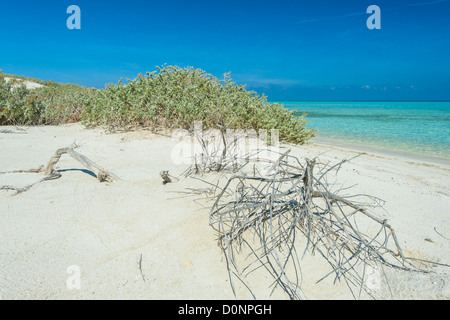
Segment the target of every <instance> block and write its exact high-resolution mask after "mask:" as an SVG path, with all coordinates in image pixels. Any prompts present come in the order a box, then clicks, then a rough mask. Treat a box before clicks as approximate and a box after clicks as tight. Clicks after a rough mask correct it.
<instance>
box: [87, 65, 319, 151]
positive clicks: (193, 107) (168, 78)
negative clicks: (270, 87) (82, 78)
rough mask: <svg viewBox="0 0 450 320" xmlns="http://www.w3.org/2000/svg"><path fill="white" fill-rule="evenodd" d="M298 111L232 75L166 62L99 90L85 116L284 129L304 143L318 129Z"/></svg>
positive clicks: (117, 121) (118, 123)
mask: <svg viewBox="0 0 450 320" xmlns="http://www.w3.org/2000/svg"><path fill="white" fill-rule="evenodd" d="M294 114H295V112H294V111H289V110H287V109H286V108H284V107H283V106H282V105H280V104H277V103H268V102H267V99H266V97H265V96H264V95H263V96H258V95H257V94H256V93H255V92H253V91H247V90H246V89H245V86H239V85H237V84H236V83H234V82H232V80H231V79H230V77H229V74H226V75H225V77H224V79H223V80H218V79H217V78H215V77H213V76H212V75H210V74H207V73H205V72H204V71H203V70H200V69H194V68H184V69H182V68H180V67H177V66H165V67H163V68H158V71H155V72H147V74H146V75H145V76H143V75H142V74H139V75H138V77H137V78H136V79H134V80H128V83H127V84H123V82H122V81H119V84H117V85H115V84H109V85H107V86H106V88H105V89H102V90H99V91H98V92H97V95H95V96H94V98H93V99H90V100H89V102H88V103H87V104H86V106H85V114H84V120H85V124H88V125H102V126H109V127H111V128H115V129H117V128H122V129H129V128H131V127H136V126H142V125H147V126H153V127H164V128H169V129H171V128H180V129H188V130H192V129H193V124H194V122H195V121H202V123H203V128H204V129H208V128H217V127H218V126H228V127H229V128H232V129H237V128H239V129H254V130H256V131H258V130H260V129H268V130H270V129H278V130H279V132H280V139H281V140H284V141H288V142H294V143H304V142H305V141H307V140H308V139H309V138H310V137H312V136H313V134H314V130H308V129H306V128H305V124H306V121H305V120H304V115H303V116H301V117H296V116H294Z"/></svg>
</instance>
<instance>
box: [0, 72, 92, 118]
mask: <svg viewBox="0 0 450 320" xmlns="http://www.w3.org/2000/svg"><path fill="white" fill-rule="evenodd" d="M5 77H6V75H4V74H1V73H0V125H8V124H10V125H38V124H54V125H57V124H63V123H70V122H78V121H81V115H82V112H83V111H84V105H85V104H86V101H87V100H88V99H90V98H92V96H93V95H95V94H96V89H91V88H85V87H81V86H78V85H75V84H58V83H56V82H53V81H35V79H31V78H23V77H22V78H21V77H14V76H13V77H11V76H9V75H8V78H9V81H6V80H5ZM23 80H27V81H33V82H35V83H39V84H42V85H44V86H43V87H40V88H36V89H27V88H26V86H25V85H24V84H23Z"/></svg>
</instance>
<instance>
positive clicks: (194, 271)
mask: <svg viewBox="0 0 450 320" xmlns="http://www.w3.org/2000/svg"><path fill="white" fill-rule="evenodd" d="M74 143H75V144H74ZM175 144H176V141H174V140H172V139H170V137H166V136H162V135H157V134H153V133H150V132H148V131H137V132H128V133H115V134H108V133H106V132H105V131H104V130H102V129H86V128H84V127H83V126H82V125H81V124H70V125H62V126H36V127H24V128H22V127H21V128H18V127H14V126H3V127H0V150H1V151H0V152H1V156H0V171H13V170H20V169H31V168H38V167H39V166H41V165H45V164H46V163H47V162H48V160H49V159H50V157H51V156H52V155H53V154H54V152H55V151H56V150H57V149H59V148H63V147H69V146H77V148H76V150H77V151H79V152H80V153H82V154H84V155H85V156H87V157H88V158H89V159H91V160H93V161H95V162H96V163H98V164H100V165H101V166H102V167H104V168H106V169H108V170H110V171H111V172H114V173H115V174H116V175H118V176H119V177H120V178H121V179H122V180H121V181H117V182H113V183H108V182H106V183H99V182H98V181H97V180H96V179H95V177H93V176H92V175H91V174H89V172H88V171H86V170H85V168H83V167H82V166H81V165H80V163H78V162H76V161H74V160H73V159H72V158H70V157H68V156H63V157H62V158H61V160H60V162H58V164H57V166H58V167H59V170H60V173H61V178H59V179H57V180H52V181H45V182H42V183H40V184H37V185H36V186H34V187H33V188H31V189H30V190H28V191H27V192H24V193H21V194H18V195H13V194H14V192H12V191H7V190H1V191H0V203H1V206H0V221H1V223H0V299H207V300H208V299H252V296H251V295H250V294H249V292H248V290H246V288H245V287H244V286H243V285H242V284H240V283H235V285H236V295H234V294H233V291H232V290H231V287H230V283H229V277H228V273H227V270H226V262H225V260H224V258H223V254H222V252H221V250H220V249H219V247H218V245H217V240H216V237H215V234H214V230H213V229H212V228H211V227H210V226H209V219H208V218H209V217H208V213H209V212H208V208H204V207H203V206H202V203H199V202H196V201H193V199H192V198H189V197H184V196H183V194H182V193H180V191H183V190H185V189H186V188H189V187H199V188H200V187H202V185H203V184H202V182H201V181H198V180H194V179H189V178H187V179H180V180H179V181H174V183H169V184H165V185H164V184H162V179H161V177H160V172H161V171H163V170H168V171H169V172H170V174H171V175H173V176H178V175H180V174H181V173H182V172H183V171H184V170H185V169H186V165H176V164H174V163H173V162H172V161H171V152H172V149H173V147H174V146H175ZM283 148H284V149H286V148H291V149H292V154H293V155H296V156H298V157H299V158H300V159H304V158H306V157H308V158H314V157H317V156H319V158H320V159H321V161H323V162H329V163H338V162H339V161H341V160H343V159H349V158H351V157H353V156H355V155H357V154H361V155H360V156H359V157H357V158H355V159H353V160H352V161H350V162H348V163H345V164H344V165H343V166H342V168H341V170H339V172H338V174H337V176H333V178H335V179H336V180H338V181H339V183H340V184H342V186H343V187H351V190H352V192H354V193H356V194H359V193H364V194H370V195H372V196H375V197H378V198H381V199H383V200H384V201H385V205H384V209H385V210H381V209H380V210H377V211H376V213H377V214H378V215H379V216H381V217H383V218H384V219H388V221H389V223H390V224H391V225H392V226H393V228H394V229H395V231H396V232H397V236H398V238H399V241H400V244H401V245H402V247H403V249H404V252H405V254H407V255H408V256H410V257H414V258H418V259H424V260H432V261H435V262H438V263H441V264H448V263H450V259H449V256H450V255H449V253H450V223H449V218H448V213H449V208H450V165H448V164H446V163H443V162H441V163H438V162H436V163H435V162H432V161H423V160H421V159H414V158H408V157H406V156H404V157H400V156H396V155H393V154H382V153H375V152H370V151H366V152H364V153H362V152H361V151H359V150H352V149H351V148H349V147H346V148H344V147H336V146H331V145H325V144H320V143H319V142H317V141H314V140H313V142H312V143H311V144H309V145H306V146H291V145H289V146H287V145H286V146H282V150H284V149H283ZM42 177H43V176H42V174H33V173H8V174H2V175H0V185H13V186H18V187H21V186H25V185H28V184H30V183H33V182H36V181H38V180H39V179H41V178H42ZM301 263H302V279H303V280H302V290H303V292H304V295H305V296H306V297H307V298H308V299H353V296H352V295H351V293H350V292H349V290H348V288H347V286H346V285H345V283H343V282H337V283H333V278H332V277H330V278H329V279H326V280H325V281H322V282H319V283H316V282H317V281H318V280H319V279H320V278H321V277H322V276H323V275H324V274H326V273H327V272H329V266H328V265H327V264H326V263H324V262H323V260H322V259H321V258H320V257H319V255H314V256H313V255H310V254H307V255H305V256H304V257H303V259H302V260H301ZM422 267H424V268H427V269H428V270H429V271H430V272H429V273H411V272H405V271H401V270H391V269H388V268H387V269H384V273H385V274H384V275H383V279H385V280H383V283H384V282H386V281H387V280H388V283H389V286H386V285H381V286H380V287H379V288H378V289H377V290H378V291H377V298H379V299H449V298H450V277H449V272H450V269H449V268H447V267H443V266H439V265H434V266H431V265H430V264H426V265H425V264H424V265H423V266H422ZM73 270H75V271H77V270H78V271H79V272H80V277H79V279H80V283H79V286H78V287H75V288H74V287H71V286H70V283H69V284H68V282H70V279H72V278H71V276H72V275H73V273H72V271H73ZM255 277H257V279H258V281H257V282H256V283H255V287H254V288H253V291H254V292H255V294H256V298H257V299H287V296H286V294H285V293H284V292H283V291H282V290H281V289H275V290H274V291H273V292H271V291H272V290H271V288H269V286H270V284H271V282H272V280H271V279H270V278H269V277H268V276H267V275H266V274H265V273H264V272H262V271H261V272H260V273H258V274H255ZM386 279H387V280H386ZM361 298H367V297H364V296H362V297H361Z"/></svg>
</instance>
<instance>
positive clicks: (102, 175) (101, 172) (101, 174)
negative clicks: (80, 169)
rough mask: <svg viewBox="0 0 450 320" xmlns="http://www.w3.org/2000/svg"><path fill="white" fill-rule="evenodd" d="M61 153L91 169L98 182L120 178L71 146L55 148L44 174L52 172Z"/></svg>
mask: <svg viewBox="0 0 450 320" xmlns="http://www.w3.org/2000/svg"><path fill="white" fill-rule="evenodd" d="M63 154H68V155H70V156H71V157H72V158H73V159H75V160H77V161H78V162H80V163H81V164H82V165H83V166H84V167H86V168H87V169H89V170H91V171H92V172H93V173H94V174H95V175H96V176H97V179H98V180H99V181H100V182H103V181H108V182H113V181H114V180H120V178H119V177H118V176H116V175H115V174H113V173H112V172H109V171H107V170H105V169H103V168H102V167H100V166H99V165H97V164H95V163H94V162H92V161H91V160H89V159H88V158H87V157H85V156H84V155H82V154H81V153H79V152H76V151H75V150H74V149H73V148H62V149H59V150H57V151H56V152H55V154H54V155H53V157H51V159H50V160H49V162H48V164H47V166H46V167H45V170H44V174H46V175H49V174H51V173H52V172H54V169H53V167H54V166H55V165H56V163H58V161H59V159H60V158H61V156H62V155H63Z"/></svg>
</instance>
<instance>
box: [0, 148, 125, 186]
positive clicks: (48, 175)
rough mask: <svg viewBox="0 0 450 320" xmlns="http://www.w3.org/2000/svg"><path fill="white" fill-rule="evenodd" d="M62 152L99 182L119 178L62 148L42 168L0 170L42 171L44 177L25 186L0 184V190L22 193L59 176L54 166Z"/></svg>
mask: <svg viewBox="0 0 450 320" xmlns="http://www.w3.org/2000/svg"><path fill="white" fill-rule="evenodd" d="M63 154H68V155H70V156H71V157H72V158H74V159H75V160H77V161H78V162H80V163H81V164H82V165H83V166H84V167H86V168H87V169H89V170H91V171H92V172H93V173H94V174H95V175H96V177H97V179H98V180H99V181H100V182H103V181H108V182H113V181H114V180H120V178H119V177H118V176H116V175H115V174H113V173H111V172H109V171H107V170H105V169H103V168H102V167H100V166H99V165H97V164H95V163H94V162H92V161H91V160H89V159H88V158H87V157H85V156H84V155H82V154H81V153H78V152H76V151H75V150H74V149H73V148H62V149H59V150H57V151H56V152H55V154H54V155H53V156H52V157H51V159H50V160H49V162H48V163H47V166H46V167H45V169H44V166H40V167H39V168H37V169H29V170H13V171H0V174H7V173H41V172H44V174H45V177H44V178H42V179H40V180H39V181H37V182H35V183H32V184H30V185H27V186H25V187H14V186H8V185H6V186H0V190H13V191H16V193H15V194H14V195H17V194H19V193H23V192H26V191H28V190H29V189H31V188H32V187H33V186H35V185H37V184H38V183H41V182H44V181H49V180H55V179H58V178H60V177H61V174H60V173H59V172H58V171H55V169H54V166H55V165H56V163H58V161H59V160H60V158H61V156H62V155H63Z"/></svg>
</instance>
